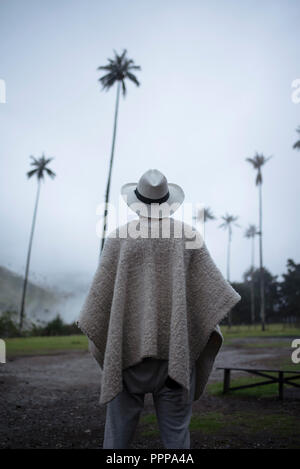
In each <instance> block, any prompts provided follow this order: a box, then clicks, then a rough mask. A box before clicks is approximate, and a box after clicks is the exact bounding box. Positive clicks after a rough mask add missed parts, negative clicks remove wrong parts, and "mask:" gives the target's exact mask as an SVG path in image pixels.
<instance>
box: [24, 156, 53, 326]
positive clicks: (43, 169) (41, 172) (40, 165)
mask: <svg viewBox="0 0 300 469" xmlns="http://www.w3.org/2000/svg"><path fill="white" fill-rule="evenodd" d="M30 158H31V159H32V162H31V163H30V164H31V166H33V167H34V169H31V170H30V171H28V172H27V177H28V179H30V178H31V177H32V176H36V177H37V183H38V184H37V193H36V199H35V206H34V211H33V219H32V224H31V232H30V238H29V246H28V252H27V261H26V269H25V277H24V283H23V292H22V300H21V309H20V324H19V325H20V330H21V329H22V327H23V321H24V316H25V298H26V289H27V283H28V273H29V265H30V256H31V248H32V241H33V234H34V228H35V221H36V214H37V209H38V203H39V198H40V188H41V181H42V180H43V179H44V176H45V174H47V175H48V176H50V177H51V178H52V179H54V178H55V176H56V174H55V173H54V172H53V171H52V170H51V169H50V168H48V167H47V166H48V164H49V163H50V161H52V160H53V158H45V155H44V154H43V155H42V156H41V157H40V158H34V156H31V157H30Z"/></svg>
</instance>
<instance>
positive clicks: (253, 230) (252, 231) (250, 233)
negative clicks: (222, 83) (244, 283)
mask: <svg viewBox="0 0 300 469" xmlns="http://www.w3.org/2000/svg"><path fill="white" fill-rule="evenodd" d="M258 234H259V231H258V230H257V227H256V226H255V225H249V226H248V228H247V229H246V231H245V238H248V239H251V267H250V275H251V324H254V322H255V301H254V277H253V274H254V259H255V255H254V246H255V244H254V239H255V236H256V235H258Z"/></svg>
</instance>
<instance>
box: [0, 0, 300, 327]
mask: <svg viewBox="0 0 300 469" xmlns="http://www.w3.org/2000/svg"><path fill="white" fill-rule="evenodd" d="M299 20H300V4H299V2H295V1H283V0H281V1H276V0H265V1H264V2H259V1H253V0H251V1H248V0H245V1H243V2H238V1H226V2H224V1H221V0H220V1H209V2H208V1H193V0H188V1H186V2H182V1H174V0H172V1H169V0H164V1H163V2H162V1H158V0H152V1H151V2H145V1H138V0H132V1H130V2H129V1H127V2H124V1H116V0H113V1H110V2H104V1H95V0H89V2H84V1H83V0H80V1H79V0H72V2H70V1H67V0H60V1H58V0H55V1H53V0H51V1H50V0H44V1H43V2H41V1H38V0H35V1H32V0H26V2H24V1H21V0H18V1H16V0H10V1H8V0H7V1H2V2H1V3H0V37H1V40H0V56H1V61H0V64H1V65H0V78H1V79H3V80H5V83H6V103H1V104H0V157H1V172H0V177H1V181H0V213H1V232H0V233H1V234H0V236H1V242H0V265H2V266H5V267H8V268H9V269H11V270H13V271H15V272H17V273H20V274H23V273H24V270H25V261H26V254H27V248H28V241H29V233H30V226H31V221H32V214H33V209H34V201H35V195H36V187H37V186H36V180H35V179H34V178H32V179H29V180H28V179H27V177H26V172H27V171H28V170H29V169H30V166H29V163H30V159H29V156H30V155H34V156H35V157H39V156H41V154H42V153H43V152H45V155H46V156H49V157H54V160H53V161H52V162H51V164H50V167H51V169H52V170H53V171H55V172H56V174H57V177H56V178H55V179H54V180H51V179H50V178H46V180H45V182H44V183H43V184H42V188H41V197H40V203H39V209H38V216H37V224H36V230H35V235H34V243H33V250H32V258H31V269H30V272H31V273H30V278H31V279H32V281H37V282H40V283H41V284H44V285H49V286H52V287H57V288H59V289H61V290H63V291H67V292H71V293H74V295H75V296H74V297H73V298H72V299H71V300H70V301H72V302H73V303H72V305H70V304H69V305H67V304H66V303H65V304H64V307H63V308H64V309H63V313H64V315H65V317H66V318H67V319H73V318H74V317H75V316H76V314H77V312H78V311H77V309H78V308H79V306H80V304H81V302H82V298H83V296H84V291H86V288H87V286H88V284H89V282H90V281H91V278H92V275H93V273H94V270H95V268H96V265H97V262H98V256H99V247H100V240H99V238H98V237H97V235H96V224H97V222H99V215H97V213H96V210H97V206H98V205H99V204H101V203H102V202H103V200H104V192H105V187H106V180H107V174H108V163H109V155H110V147H111V139H112V130H113V117H114V106H115V96H116V88H115V87H114V88H113V89H111V90H110V91H109V92H108V93H106V92H103V91H101V86H100V83H99V82H97V80H98V78H99V77H100V76H101V74H100V73H99V72H98V71H97V70H96V69H97V67H98V66H99V65H105V64H106V62H107V58H108V57H112V56H113V49H116V50H117V51H118V52H121V51H122V50H123V48H126V49H127V51H128V56H129V57H130V58H133V59H134V61H135V63H136V64H138V65H140V66H141V67H142V70H141V72H137V73H136V75H137V76H138V78H139V80H140V82H141V86H140V87H136V86H135V85H134V84H132V83H128V84H127V89H128V93H127V96H126V98H125V99H123V97H122V98H121V101H120V109H119V120H118V130H117V140H116V149H115V161H114V167H113V174H112V186H111V201H112V202H114V203H115V204H118V203H119V193H120V187H121V186H122V184H125V183H126V182H135V181H137V180H138V179H139V177H140V176H141V174H142V173H143V172H145V171H146V170H147V169H149V168H157V169H159V170H160V171H162V172H163V173H164V174H165V175H166V176H167V178H168V181H169V182H174V183H177V184H179V185H181V187H182V188H183V190H184V192H185V194H186V201H187V202H190V203H199V202H201V203H203V204H204V205H205V206H208V207H210V208H211V210H212V211H213V213H214V214H215V216H217V217H218V218H219V217H220V216H221V215H224V214H225V213H226V212H229V213H231V214H233V215H237V216H239V220H238V223H239V224H240V225H241V228H238V227H236V228H234V232H233V239H232V259H231V280H232V281H239V280H241V279H242V275H243V273H244V272H245V270H246V269H247V268H249V264H250V242H249V240H248V239H246V238H245V237H244V231H245V228H246V227H247V226H248V225H249V223H255V224H258V190H257V187H256V186H255V176H256V175H255V171H254V170H253V169H252V168H251V166H250V165H249V163H246V162H245V159H246V158H247V157H252V156H253V155H254V153H255V152H256V151H258V152H260V153H263V154H264V155H265V156H269V155H273V158H272V159H271V160H270V161H269V162H268V163H267V164H266V166H265V167H264V168H263V181H264V182H263V223H264V225H263V234H264V262H265V266H266V268H267V269H268V270H270V272H271V273H272V274H274V275H280V274H282V273H283V272H284V271H285V270H286V261H287V259H288V258H293V259H294V260H295V261H296V262H300V260H299V258H300V243H299V217H298V214H299V208H300V198H299V187H298V186H299V174H300V152H299V151H298V152H297V151H295V150H293V149H292V146H293V144H294V142H295V141H296V140H297V135H296V132H295V128H296V127H297V126H298V125H299V124H300V117H299V111H300V104H296V103H295V102H293V100H292V92H293V89H292V82H293V80H295V79H297V78H299V77H300V69H299V60H298V54H299V52H298V45H299V39H300V32H299ZM220 223H221V220H216V221H210V222H208V223H207V227H206V236H205V240H206V243H207V245H208V248H209V250H210V251H211V254H212V256H213V258H214V259H215V261H216V263H217V265H218V266H219V267H220V269H221V270H222V272H223V273H224V275H225V273H226V247H227V233H226V232H224V231H223V230H221V229H219V228H218V226H219V224H220ZM112 228H113V221H112V220H111V222H110V225H109V230H110V229H112ZM256 252H257V253H258V249H256ZM256 264H258V258H256ZM74 298H76V300H74ZM74 301H75V304H74Z"/></svg>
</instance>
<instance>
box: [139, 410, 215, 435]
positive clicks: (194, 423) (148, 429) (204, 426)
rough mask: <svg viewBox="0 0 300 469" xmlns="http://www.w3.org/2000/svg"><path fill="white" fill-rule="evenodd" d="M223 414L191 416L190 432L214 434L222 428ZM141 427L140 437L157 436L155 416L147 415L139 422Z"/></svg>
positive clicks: (213, 413) (212, 413) (210, 413)
mask: <svg viewBox="0 0 300 469" xmlns="http://www.w3.org/2000/svg"><path fill="white" fill-rule="evenodd" d="M222 422H223V414H221V413H219V412H209V413H207V414H203V415H201V416H198V415H193V416H192V418H191V423H190V430H191V431H195V430H200V431H201V432H203V433H214V432H216V431H217V430H219V429H221V428H222V426H223V423H222ZM140 423H141V425H142V426H143V430H142V436H144V437H151V436H158V435H159V429H158V423H157V418H156V415H155V414H147V415H145V416H143V417H142V418H141V421H140Z"/></svg>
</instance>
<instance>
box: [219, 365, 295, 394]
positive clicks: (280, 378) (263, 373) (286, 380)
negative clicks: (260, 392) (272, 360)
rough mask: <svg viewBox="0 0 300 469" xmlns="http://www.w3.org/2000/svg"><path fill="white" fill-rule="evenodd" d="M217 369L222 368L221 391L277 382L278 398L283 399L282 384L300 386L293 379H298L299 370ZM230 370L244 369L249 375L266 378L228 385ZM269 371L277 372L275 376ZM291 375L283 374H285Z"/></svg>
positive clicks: (240, 369) (238, 369)
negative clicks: (264, 379) (240, 384)
mask: <svg viewBox="0 0 300 469" xmlns="http://www.w3.org/2000/svg"><path fill="white" fill-rule="evenodd" d="M217 370H224V382H223V393H224V394H225V393H227V392H228V391H237V390H238V389H246V388H254V387H256V386H265V385H267V384H270V383H278V394H279V399H280V400H283V385H284V384H288V385H290V386H295V387H296V388H300V384H298V383H294V381H295V380H299V379H300V371H285V370H270V369H268V370H267V369H260V368H232V367H218V368H217ZM231 371H244V372H245V373H249V374H251V375H255V376H260V377H263V378H267V380H266V381H259V382H258V383H253V384H246V385H243V386H233V387H230V378H231ZM269 373H277V376H274V375H273V376H272V375H270V374H269ZM288 374H289V375H291V376H287V377H286V376H285V375H288Z"/></svg>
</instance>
